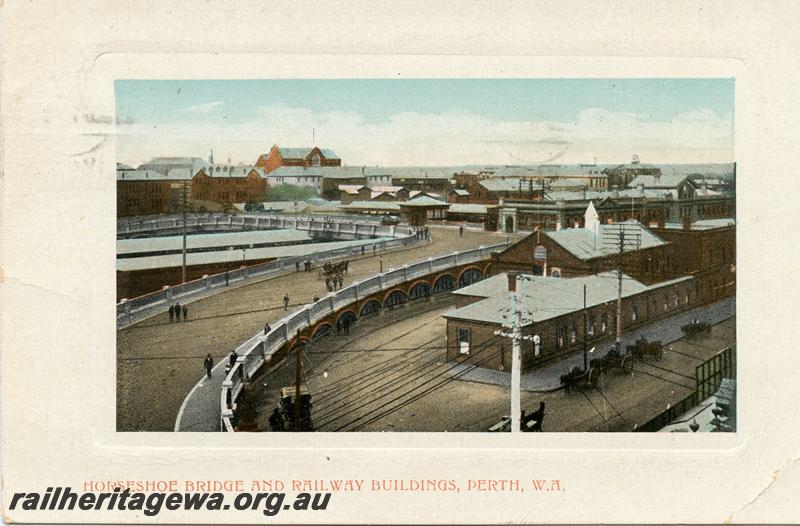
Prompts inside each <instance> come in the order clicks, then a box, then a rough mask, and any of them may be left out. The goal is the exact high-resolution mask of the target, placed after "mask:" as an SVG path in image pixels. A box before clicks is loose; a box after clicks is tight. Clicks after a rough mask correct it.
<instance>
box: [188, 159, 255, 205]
mask: <svg viewBox="0 0 800 526" xmlns="http://www.w3.org/2000/svg"><path fill="white" fill-rule="evenodd" d="M266 194H267V178H266V174H265V173H264V171H263V170H262V169H260V168H254V167H252V166H233V165H229V164H216V165H210V166H209V167H208V168H204V169H202V170H199V171H198V172H197V173H196V174H195V175H194V177H192V182H191V197H192V199H195V200H199V201H211V202H213V203H219V204H232V203H249V202H256V203H260V202H262V201H264V200H265V199H266Z"/></svg>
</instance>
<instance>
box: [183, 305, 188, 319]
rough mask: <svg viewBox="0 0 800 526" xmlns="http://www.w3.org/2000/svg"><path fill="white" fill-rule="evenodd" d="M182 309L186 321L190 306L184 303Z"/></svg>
mask: <svg viewBox="0 0 800 526" xmlns="http://www.w3.org/2000/svg"><path fill="white" fill-rule="evenodd" d="M181 310H182V311H183V321H186V320H187V318H189V307H187V306H186V305H184V306H183V307H181Z"/></svg>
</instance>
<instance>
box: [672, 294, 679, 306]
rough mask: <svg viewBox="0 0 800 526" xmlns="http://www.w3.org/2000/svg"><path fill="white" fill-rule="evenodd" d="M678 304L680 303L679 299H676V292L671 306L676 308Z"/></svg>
mask: <svg viewBox="0 0 800 526" xmlns="http://www.w3.org/2000/svg"><path fill="white" fill-rule="evenodd" d="M679 303H680V299H679V298H678V293H677V292H676V293H675V301H674V302H673V304H674V305H675V306H676V307H677V306H678V305H679Z"/></svg>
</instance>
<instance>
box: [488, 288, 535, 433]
mask: <svg viewBox="0 0 800 526" xmlns="http://www.w3.org/2000/svg"><path fill="white" fill-rule="evenodd" d="M512 279H513V283H514V288H513V290H512V291H511V292H512V294H511V305H510V309H509V315H510V316H509V317H510V319H511V322H510V328H511V333H507V332H503V331H495V333H494V335H495V336H502V337H504V338H511V432H512V433H519V432H521V431H522V428H521V420H522V404H521V401H520V388H521V384H522V340H529V341H532V340H533V338H532V337H530V336H523V335H522V306H521V305H520V304H519V300H520V298H521V296H520V294H521V292H520V291H519V283H520V282H521V281H522V279H523V278H522V277H521V276H519V275H516V276H512V275H511V274H509V283H511V280H512Z"/></svg>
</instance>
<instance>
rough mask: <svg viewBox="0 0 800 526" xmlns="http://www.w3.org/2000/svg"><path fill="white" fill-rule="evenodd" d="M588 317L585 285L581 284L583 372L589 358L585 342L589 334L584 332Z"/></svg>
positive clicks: (587, 365) (587, 324) (586, 368)
mask: <svg viewBox="0 0 800 526" xmlns="http://www.w3.org/2000/svg"><path fill="white" fill-rule="evenodd" d="M588 316H589V314H588V313H587V312H586V283H584V284H583V370H584V371H586V370H588V368H589V357H588V351H587V350H586V347H587V342H586V339H587V338H588V337H589V333H588V332H586V329H587V327H588V326H589V323H588V319H587V318H588Z"/></svg>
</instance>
